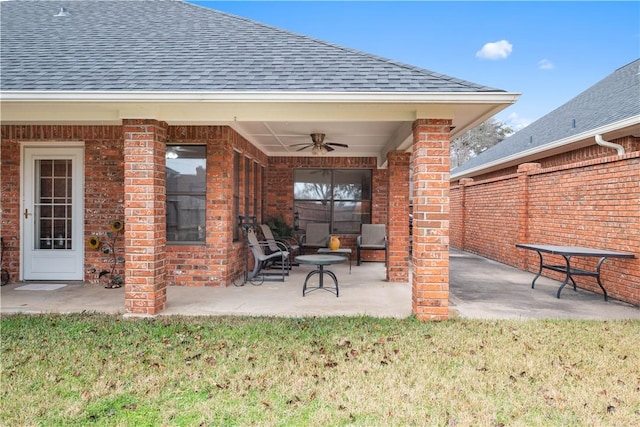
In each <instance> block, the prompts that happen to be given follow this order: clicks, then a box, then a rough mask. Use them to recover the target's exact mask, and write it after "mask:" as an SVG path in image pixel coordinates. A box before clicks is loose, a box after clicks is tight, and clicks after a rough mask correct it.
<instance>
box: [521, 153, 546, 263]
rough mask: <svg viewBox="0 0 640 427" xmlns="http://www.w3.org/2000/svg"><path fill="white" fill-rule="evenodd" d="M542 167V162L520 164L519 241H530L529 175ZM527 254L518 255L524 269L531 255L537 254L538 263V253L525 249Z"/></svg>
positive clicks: (536, 260)
mask: <svg viewBox="0 0 640 427" xmlns="http://www.w3.org/2000/svg"><path fill="white" fill-rule="evenodd" d="M540 168H541V165H540V163H523V164H521V165H519V166H518V189H519V190H518V191H519V192H520V195H519V196H518V200H520V204H519V205H518V207H517V215H518V216H517V219H518V241H517V243H529V176H530V175H531V174H532V173H533V172H535V171H537V170H539V169H540ZM524 252H527V254H526V255H525V256H523V257H518V259H519V260H520V261H519V265H517V267H518V268H520V269H522V270H528V269H529V268H528V267H529V257H530V256H531V255H533V256H535V262H536V265H537V263H538V258H537V257H538V255H536V254H533V253H530V251H524Z"/></svg>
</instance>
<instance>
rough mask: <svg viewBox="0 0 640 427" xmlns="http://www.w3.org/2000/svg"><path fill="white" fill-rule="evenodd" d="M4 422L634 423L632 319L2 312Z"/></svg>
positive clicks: (638, 394)
mask: <svg viewBox="0 0 640 427" xmlns="http://www.w3.org/2000/svg"><path fill="white" fill-rule="evenodd" d="M1 326H2V330H1V333H2V344H1V358H2V359H1V360H2V368H1V384H0V399H1V400H0V402H1V403H2V404H1V405H0V424H1V425H7V426H8V425H56V426H58V425H74V426H77V425H99V426H125V425H126V426H129V425H136V426H145V425H149V426H152V425H153V426H155V425H163V426H169V425H176V426H197V425H230V426H233V425H238V426H240V425H241V426H245V425H265V426H271V425H273V426H281V425H284V426H287V425H296V426H297V425H318V426H319V425H322V426H325V425H332V426H333V425H337V426H339V425H449V426H465V425H487V426H501V425H554V426H555V425H620V426H622V425H638V422H639V421H640V352H639V351H638V343H639V342H640V322H639V321H616V322H596V321H470V320H464V319H454V320H450V321H447V322H438V323H422V322H419V321H417V320H415V319H413V318H409V319H405V320H397V319H374V318H367V317H356V318H345V317H334V318H317V319H314V318H294V319H291V318H290V319H284V318H249V317H210V318H188V317H160V318H156V319H124V318H122V317H118V316H109V315H102V314H76V315H37V316H33V315H10V316H3V317H2V319H1Z"/></svg>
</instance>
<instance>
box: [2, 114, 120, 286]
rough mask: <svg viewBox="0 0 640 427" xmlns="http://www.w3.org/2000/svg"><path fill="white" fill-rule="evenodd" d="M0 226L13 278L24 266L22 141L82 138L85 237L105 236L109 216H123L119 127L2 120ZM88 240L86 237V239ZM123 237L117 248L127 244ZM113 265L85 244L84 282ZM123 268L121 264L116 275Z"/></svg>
mask: <svg viewBox="0 0 640 427" xmlns="http://www.w3.org/2000/svg"><path fill="white" fill-rule="evenodd" d="M0 129H1V132H2V137H1V138H2V140H1V141H2V142H1V148H0V150H1V151H0V154H1V156H0V158H1V159H2V166H1V169H0V173H1V174H2V197H1V198H2V221H1V224H2V228H1V230H0V233H1V234H2V236H3V237H4V239H5V244H6V246H7V250H6V251H5V256H4V264H5V268H8V269H9V271H10V273H11V277H12V280H17V279H18V273H19V270H20V264H19V262H20V155H21V153H20V143H21V142H27V141H29V142H42V141H49V142H51V144H52V145H55V144H56V143H62V142H68V141H84V143H85V145H84V147H85V175H86V176H85V194H84V197H85V201H84V202H85V217H84V228H85V230H84V231H85V237H86V238H88V237H89V236H91V235H99V236H104V235H105V233H106V232H107V231H108V230H109V225H110V224H111V221H113V220H115V219H124V206H123V202H124V188H123V182H124V160H123V159H124V157H123V139H122V127H121V126H54V125H33V126H14V125H2V126H1V127H0ZM85 240H86V239H85ZM123 247H124V246H123V242H122V241H120V244H119V245H118V250H122V249H123ZM108 266H109V259H108V258H107V257H106V256H105V255H104V254H103V253H101V252H99V251H95V250H92V249H89V248H88V247H85V266H84V268H85V281H87V282H91V283H97V280H98V274H97V273H98V272H99V271H100V270H102V269H104V268H107V267H108ZM121 273H123V271H122V269H120V271H118V274H121Z"/></svg>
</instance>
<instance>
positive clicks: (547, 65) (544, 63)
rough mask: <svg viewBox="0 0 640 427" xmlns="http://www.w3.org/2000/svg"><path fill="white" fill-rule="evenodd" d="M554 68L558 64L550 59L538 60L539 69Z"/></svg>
mask: <svg viewBox="0 0 640 427" xmlns="http://www.w3.org/2000/svg"><path fill="white" fill-rule="evenodd" d="M554 68H556V66H555V65H553V62H551V61H549V60H548V59H541V60H540V61H538V70H553V69H554Z"/></svg>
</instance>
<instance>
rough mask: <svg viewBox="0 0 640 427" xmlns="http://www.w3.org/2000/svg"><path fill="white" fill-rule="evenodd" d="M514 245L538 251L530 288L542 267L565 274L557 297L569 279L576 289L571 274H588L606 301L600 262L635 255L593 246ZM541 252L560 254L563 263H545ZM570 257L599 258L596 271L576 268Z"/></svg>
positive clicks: (540, 272) (633, 256) (574, 288)
mask: <svg viewBox="0 0 640 427" xmlns="http://www.w3.org/2000/svg"><path fill="white" fill-rule="evenodd" d="M516 247H518V248H521V249H528V250H532V251H536V252H537V253H538V257H539V258H540V267H539V269H538V274H537V275H536V277H534V278H533V282H531V288H533V287H534V286H535V284H536V280H538V277H540V275H541V274H542V270H543V269H545V268H546V269H547V270H553V271H558V272H560V273H564V274H565V278H564V282H562V285H560V288H559V289H558V293H557V297H558V298H560V292H561V291H562V288H564V287H565V286H566V285H567V283H568V282H569V280H571V283H573V290H574V291H575V290H576V282H575V280H573V276H589V277H595V278H596V280H597V282H598V286H600V289H602V292H603V294H604V300H605V301H607V298H608V297H607V290H606V289H605V288H604V286H603V285H602V281H601V280H600V267H602V263H603V262H604V261H605V260H606V259H607V258H635V255H634V254H632V253H629V252H618V251H610V250H606V249H595V248H587V247H581V246H559V245H539V244H525V243H518V244H516ZM542 253H548V254H554V255H561V256H562V257H563V258H564V260H565V265H553V264H545V263H544V261H543V259H542ZM571 257H592V258H600V260H599V261H598V264H597V266H596V271H589V270H584V269H582V268H576V267H572V266H571Z"/></svg>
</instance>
